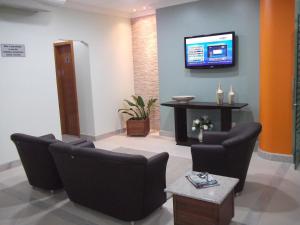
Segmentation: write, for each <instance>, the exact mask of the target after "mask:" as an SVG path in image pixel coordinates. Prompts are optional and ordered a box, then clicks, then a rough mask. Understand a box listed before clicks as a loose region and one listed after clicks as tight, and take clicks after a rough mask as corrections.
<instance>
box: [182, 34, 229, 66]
mask: <svg viewBox="0 0 300 225" xmlns="http://www.w3.org/2000/svg"><path fill="white" fill-rule="evenodd" d="M184 50H185V67H186V68H188V69H212V68H224V67H232V66H234V65H235V32H226V33H217V34H208V35H199V36H193V37H185V38H184Z"/></svg>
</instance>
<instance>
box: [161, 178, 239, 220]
mask: <svg viewBox="0 0 300 225" xmlns="http://www.w3.org/2000/svg"><path fill="white" fill-rule="evenodd" d="M213 176H214V178H215V179H216V180H217V181H218V183H219V184H220V185H219V186H215V187H209V188H204V189H196V188H195V187H194V186H193V185H192V184H191V183H190V182H189V181H188V180H187V179H186V178H185V177H181V178H179V179H178V180H177V181H175V183H173V184H172V185H170V186H169V187H167V188H166V189H165V191H166V192H169V193H172V194H173V208H174V209H173V210H174V224H175V225H228V224H229V223H230V221H231V219H232V217H233V216H234V187H235V186H236V184H237V183H238V181H239V180H238V179H235V178H230V177H223V176H217V175H213Z"/></svg>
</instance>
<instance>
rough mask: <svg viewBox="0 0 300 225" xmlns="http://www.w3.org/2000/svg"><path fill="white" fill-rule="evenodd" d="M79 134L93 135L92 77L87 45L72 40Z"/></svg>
mask: <svg viewBox="0 0 300 225" xmlns="http://www.w3.org/2000/svg"><path fill="white" fill-rule="evenodd" d="M73 48H74V61H75V74H76V87H77V98H78V111H79V121H80V134H83V135H88V136H94V135H95V124H94V113H93V96H92V79H91V69H90V68H91V65H90V55H89V46H88V44H87V43H82V42H80V41H73Z"/></svg>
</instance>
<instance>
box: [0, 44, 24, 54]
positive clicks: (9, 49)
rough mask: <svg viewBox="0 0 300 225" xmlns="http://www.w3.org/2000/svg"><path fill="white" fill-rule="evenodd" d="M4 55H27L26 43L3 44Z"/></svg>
mask: <svg viewBox="0 0 300 225" xmlns="http://www.w3.org/2000/svg"><path fill="white" fill-rule="evenodd" d="M1 56H2V57H25V45H19V44H1Z"/></svg>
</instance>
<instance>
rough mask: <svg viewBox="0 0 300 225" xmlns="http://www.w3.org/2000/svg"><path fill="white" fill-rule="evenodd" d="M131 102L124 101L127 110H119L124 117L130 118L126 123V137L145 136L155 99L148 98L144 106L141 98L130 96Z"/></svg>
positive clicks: (148, 129)
mask: <svg viewBox="0 0 300 225" xmlns="http://www.w3.org/2000/svg"><path fill="white" fill-rule="evenodd" d="M132 99H133V100H132V101H129V100H127V99H125V100H124V101H125V102H126V104H127V105H128V108H124V109H119V110H118V112H121V113H123V114H125V115H128V116H130V118H129V119H128V120H127V121H126V129H127V135H128V136H144V137H145V136H147V134H148V133H149V131H150V120H149V116H150V113H151V109H152V108H153V106H154V104H155V102H156V101H157V99H156V98H150V99H149V100H148V101H147V102H146V104H145V101H144V99H143V98H142V97H141V96H135V95H133V96H132Z"/></svg>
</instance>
